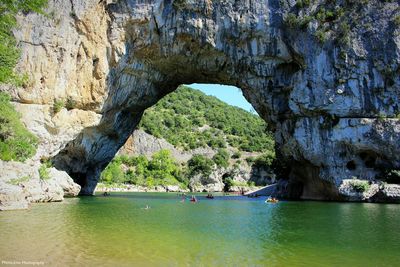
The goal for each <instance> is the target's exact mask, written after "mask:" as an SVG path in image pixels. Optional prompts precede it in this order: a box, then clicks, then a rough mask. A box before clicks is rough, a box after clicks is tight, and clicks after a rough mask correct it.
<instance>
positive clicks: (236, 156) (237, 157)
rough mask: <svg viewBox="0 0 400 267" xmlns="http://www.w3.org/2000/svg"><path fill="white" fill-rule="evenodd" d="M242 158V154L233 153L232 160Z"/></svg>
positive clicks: (238, 152)
mask: <svg viewBox="0 0 400 267" xmlns="http://www.w3.org/2000/svg"><path fill="white" fill-rule="evenodd" d="M241 157H242V153H241V152H240V151H237V152H235V153H233V155H232V158H233V159H240V158H241Z"/></svg>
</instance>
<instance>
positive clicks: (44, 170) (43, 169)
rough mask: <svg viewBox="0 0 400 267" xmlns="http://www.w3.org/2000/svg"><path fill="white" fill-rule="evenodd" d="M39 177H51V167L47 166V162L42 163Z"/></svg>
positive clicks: (46, 178) (43, 178)
mask: <svg viewBox="0 0 400 267" xmlns="http://www.w3.org/2000/svg"><path fill="white" fill-rule="evenodd" d="M39 177H40V179H41V180H48V179H50V173H49V169H48V166H47V165H46V164H42V165H40V168H39Z"/></svg>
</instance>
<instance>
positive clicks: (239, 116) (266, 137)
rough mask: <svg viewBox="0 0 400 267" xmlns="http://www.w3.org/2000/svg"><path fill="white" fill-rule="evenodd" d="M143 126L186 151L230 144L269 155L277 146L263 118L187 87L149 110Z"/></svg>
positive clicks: (168, 96) (141, 124)
mask: <svg viewBox="0 0 400 267" xmlns="http://www.w3.org/2000/svg"><path fill="white" fill-rule="evenodd" d="M139 127H140V128H142V129H143V130H145V131H146V132H147V133H149V134H152V135H154V136H156V137H161V138H164V139H166V140H167V141H168V142H170V143H171V144H173V145H174V146H177V147H181V148H183V149H185V150H189V149H195V148H198V147H206V146H209V147H211V148H215V149H218V148H226V147H227V145H230V146H232V147H235V148H238V149H239V150H242V151H248V152H265V151H268V150H273V147H274V141H273V137H272V135H271V133H269V132H268V131H267V130H266V128H267V125H266V123H265V122H264V121H263V120H262V119H261V118H260V117H259V116H257V115H255V114H251V113H250V112H247V111H245V110H243V109H241V108H238V107H234V106H230V105H228V104H226V103H224V102H222V101H220V100H218V99H217V98H216V97H213V96H208V95H205V94H204V93H202V92H201V91H198V90H194V89H191V88H189V87H187V86H181V87H180V88H178V89H177V90H176V91H175V92H173V93H171V94H169V95H167V96H166V97H164V98H163V99H162V100H161V101H160V102H159V103H158V104H157V105H155V106H153V107H152V108H150V109H148V110H147V111H146V113H145V115H144V116H143V119H142V121H141V123H140V126H139Z"/></svg>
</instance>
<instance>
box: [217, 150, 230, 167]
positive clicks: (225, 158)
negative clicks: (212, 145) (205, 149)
mask: <svg viewBox="0 0 400 267" xmlns="http://www.w3.org/2000/svg"><path fill="white" fill-rule="evenodd" d="M213 161H214V162H215V164H217V166H219V167H224V168H227V167H228V166H229V153H228V151H226V150H225V149H219V150H218V152H217V154H215V155H214V157H213Z"/></svg>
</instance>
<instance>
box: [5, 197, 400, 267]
mask: <svg viewBox="0 0 400 267" xmlns="http://www.w3.org/2000/svg"><path fill="white" fill-rule="evenodd" d="M199 200H200V201H199V203H196V204H193V203H190V202H186V203H180V198H179V197H177V196H176V195H175V194H162V193H161V194H149V193H121V194H116V193H114V194H113V195H112V196H111V197H100V196H98V197H86V198H77V199H67V200H66V201H64V202H62V203H51V204H36V205H33V206H32V208H31V209H30V210H27V211H12V212H1V213H0V240H1V242H0V260H7V261H13V260H16V261H22V260H24V261H43V262H44V263H45V266H224V265H225V266H400V231H399V230H400V228H399V226H400V205H389V204H387V205H386V204H385V205H378V204H354V203H324V202H279V203H278V204H275V205H274V204H265V203H264V200H265V198H258V199H247V198H245V197H222V196H221V197H216V198H215V199H214V200H208V199H205V198H204V197H199ZM146 205H149V206H150V207H151V209H149V210H145V209H143V207H145V206H146Z"/></svg>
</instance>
